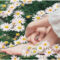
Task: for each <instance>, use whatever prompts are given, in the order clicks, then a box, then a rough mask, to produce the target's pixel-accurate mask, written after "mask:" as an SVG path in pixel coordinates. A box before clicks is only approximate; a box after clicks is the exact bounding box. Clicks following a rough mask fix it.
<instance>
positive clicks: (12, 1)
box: [10, 0, 19, 3]
mask: <svg viewBox="0 0 60 60" xmlns="http://www.w3.org/2000/svg"><path fill="white" fill-rule="evenodd" d="M10 2H11V3H15V2H19V0H10Z"/></svg>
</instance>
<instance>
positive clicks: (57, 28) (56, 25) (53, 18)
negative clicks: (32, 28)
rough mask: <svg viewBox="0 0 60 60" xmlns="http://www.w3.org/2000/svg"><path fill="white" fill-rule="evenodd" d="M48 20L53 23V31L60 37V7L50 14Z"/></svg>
mask: <svg viewBox="0 0 60 60" xmlns="http://www.w3.org/2000/svg"><path fill="white" fill-rule="evenodd" d="M48 21H49V23H50V24H51V27H52V29H53V31H54V32H55V33H56V35H57V36H58V37H59V38H60V9H58V10H56V11H55V12H53V13H51V14H49V18H48Z"/></svg>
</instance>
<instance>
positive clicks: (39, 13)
mask: <svg viewBox="0 0 60 60" xmlns="http://www.w3.org/2000/svg"><path fill="white" fill-rule="evenodd" d="M44 14H45V12H44V11H43V10H41V11H38V12H37V15H40V16H42V15H44Z"/></svg>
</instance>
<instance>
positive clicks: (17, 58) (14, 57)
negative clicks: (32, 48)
mask: <svg viewBox="0 0 60 60" xmlns="http://www.w3.org/2000/svg"><path fill="white" fill-rule="evenodd" d="M11 60H20V59H19V57H17V56H12V57H11Z"/></svg>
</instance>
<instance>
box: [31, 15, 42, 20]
mask: <svg viewBox="0 0 60 60" xmlns="http://www.w3.org/2000/svg"><path fill="white" fill-rule="evenodd" d="M32 18H33V19H32V20H33V21H38V20H40V19H41V16H40V15H35V16H34V17H32Z"/></svg>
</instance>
